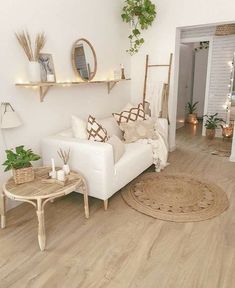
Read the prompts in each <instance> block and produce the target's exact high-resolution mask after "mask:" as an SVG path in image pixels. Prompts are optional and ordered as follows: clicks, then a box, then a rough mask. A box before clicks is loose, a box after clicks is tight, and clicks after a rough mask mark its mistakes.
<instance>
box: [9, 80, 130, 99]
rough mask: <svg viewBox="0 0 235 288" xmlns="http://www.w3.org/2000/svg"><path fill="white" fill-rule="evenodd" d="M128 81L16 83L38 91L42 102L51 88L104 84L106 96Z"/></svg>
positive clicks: (18, 85)
mask: <svg viewBox="0 0 235 288" xmlns="http://www.w3.org/2000/svg"><path fill="white" fill-rule="evenodd" d="M128 80H131V79H130V78H128V79H122V80H99V81H88V82H85V81H80V82H79V81H78V82H35V83H16V84H15V85H16V86H17V87H24V88H33V89H38V90H39V96H40V102H43V100H44V98H45V97H46V95H47V92H48V91H49V89H50V88H51V87H74V86H78V85H82V84H83V85H84V84H86V85H91V84H106V85H107V89H108V94H109V93H110V92H111V91H112V89H113V88H114V87H115V86H116V84H117V83H119V82H121V81H128Z"/></svg>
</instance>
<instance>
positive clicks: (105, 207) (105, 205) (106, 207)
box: [104, 199, 109, 211]
mask: <svg viewBox="0 0 235 288" xmlns="http://www.w3.org/2000/svg"><path fill="white" fill-rule="evenodd" d="M108 203H109V200H108V199H107V200H104V210H105V211H107V210H108Z"/></svg>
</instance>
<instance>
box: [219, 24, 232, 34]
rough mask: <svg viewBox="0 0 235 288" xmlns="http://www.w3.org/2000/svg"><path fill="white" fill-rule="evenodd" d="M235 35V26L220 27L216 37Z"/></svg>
mask: <svg viewBox="0 0 235 288" xmlns="http://www.w3.org/2000/svg"><path fill="white" fill-rule="evenodd" d="M233 34H235V24H226V25H219V26H217V27H216V31H215V35H216V36H226V35H233Z"/></svg>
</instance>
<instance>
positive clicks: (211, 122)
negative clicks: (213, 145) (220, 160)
mask: <svg viewBox="0 0 235 288" xmlns="http://www.w3.org/2000/svg"><path fill="white" fill-rule="evenodd" d="M217 115H218V113H215V114H213V115H204V116H203V117H206V122H205V124H204V126H205V127H206V136H207V138H208V139H211V140H212V139H214V137H215V129H216V128H218V126H219V125H220V123H224V122H225V121H224V120H223V119H222V118H218V117H217Z"/></svg>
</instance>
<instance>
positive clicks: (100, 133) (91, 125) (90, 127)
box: [87, 115, 108, 142]
mask: <svg viewBox="0 0 235 288" xmlns="http://www.w3.org/2000/svg"><path fill="white" fill-rule="evenodd" d="M87 134H88V139H89V140H93V141H98V142H106V141H107V140H108V133H107V130H106V129H105V128H104V127H102V125H100V124H99V123H98V122H97V121H96V120H95V118H94V117H93V116H91V115H89V117H88V121H87Z"/></svg>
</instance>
